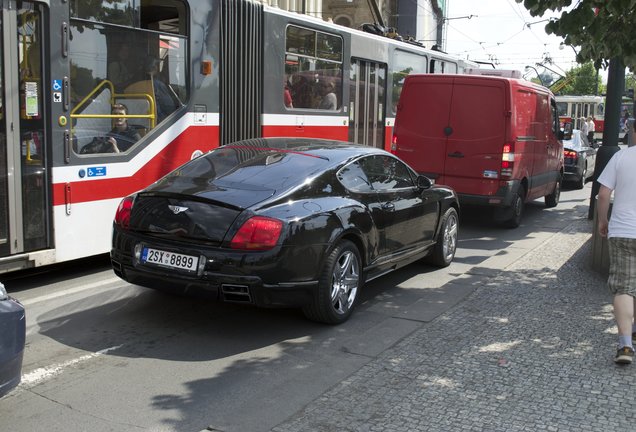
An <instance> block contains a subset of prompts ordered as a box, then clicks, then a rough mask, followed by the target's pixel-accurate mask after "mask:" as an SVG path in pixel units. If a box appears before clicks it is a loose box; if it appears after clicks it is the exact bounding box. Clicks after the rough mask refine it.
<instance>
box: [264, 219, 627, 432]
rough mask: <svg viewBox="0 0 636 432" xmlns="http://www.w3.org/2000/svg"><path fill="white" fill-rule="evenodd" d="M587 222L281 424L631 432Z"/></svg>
mask: <svg viewBox="0 0 636 432" xmlns="http://www.w3.org/2000/svg"><path fill="white" fill-rule="evenodd" d="M591 229H592V222H591V221H588V220H587V219H584V218H580V219H577V220H575V221H573V223H572V224H571V225H569V226H568V227H567V228H565V229H564V230H562V231H560V232H558V233H556V234H555V235H554V236H552V237H551V238H550V239H549V240H547V241H546V242H545V243H544V244H543V245H542V246H541V247H538V248H536V249H534V250H533V251H531V252H530V253H528V254H527V255H526V256H524V257H522V258H521V259H520V260H518V261H517V262H515V263H514V264H513V265H512V266H510V267H508V268H506V269H505V270H503V271H501V272H498V273H496V274H494V275H492V274H491V275H485V274H484V273H480V271H479V269H474V270H473V271H472V272H471V278H474V280H473V283H477V284H478V286H479V288H477V289H476V290H475V292H473V293H472V294H471V295H470V296H469V297H468V298H467V299H466V300H465V301H463V302H462V303H460V304H459V305H457V306H456V307H454V308H453V309H451V310H449V311H448V312H447V313H445V314H443V315H441V316H440V317H438V318H437V319H435V320H434V321H432V322H431V323H428V324H424V325H422V327H421V328H420V329H418V330H417V331H415V332H414V333H412V334H411V335H409V336H408V337H406V338H405V339H403V340H402V341H401V342H399V343H398V344H396V345H395V346H393V347H392V348H391V349H388V350H387V351H385V352H384V353H383V354H382V355H380V356H379V357H378V358H377V359H376V360H374V361H372V362H371V363H369V364H367V365H366V366H365V367H363V368H362V369H360V370H359V371H358V372H357V373H355V374H353V375H352V376H350V377H349V378H348V379H347V380H345V381H344V382H342V383H340V384H338V385H337V386H335V387H333V388H332V389H331V390H330V391H328V392H326V393H325V394H323V395H322V396H321V397H320V398H318V399H316V400H315V401H313V402H312V403H311V404H309V405H308V406H307V407H305V409H304V410H303V411H301V412H299V413H298V414H297V415H296V416H295V417H293V418H291V419H290V420H289V421H287V422H285V423H284V424H281V425H279V426H278V427H276V428H274V429H273V431H275V432H296V431H312V432H316V431H318V432H329V431H338V432H343V431H356V432H364V431H373V432H375V431H377V432H380V431H382V432H398V431H404V432H413V431H445V432H446V431H493V432H494V431H618V430H623V431H633V430H636V411H635V410H634V407H635V406H636V392H635V391H634V390H633V387H632V386H633V385H634V384H636V364H634V365H631V366H626V367H625V366H617V365H615V364H614V362H613V357H614V354H615V352H614V345H615V342H616V327H615V324H614V321H613V318H612V309H611V303H610V302H611V297H610V295H609V294H608V292H607V288H606V286H605V280H604V278H603V277H602V276H600V275H599V274H597V273H595V272H594V271H592V270H591V268H590V253H591V252H590V248H591Z"/></svg>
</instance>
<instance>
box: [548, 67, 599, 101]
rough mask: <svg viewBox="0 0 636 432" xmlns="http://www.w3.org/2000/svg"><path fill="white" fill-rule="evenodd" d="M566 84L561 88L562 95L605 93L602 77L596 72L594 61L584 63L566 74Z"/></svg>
mask: <svg viewBox="0 0 636 432" xmlns="http://www.w3.org/2000/svg"><path fill="white" fill-rule="evenodd" d="M564 79H565V82H566V84H565V85H564V86H563V87H562V88H561V90H560V91H559V94H562V95H593V94H597V92H598V94H602V93H604V88H603V87H604V86H603V84H602V80H601V77H599V76H598V74H597V73H596V68H595V67H594V65H593V64H592V62H587V63H583V64H582V65H580V66H577V67H574V68H572V69H570V70H569V71H568V72H567V73H566V74H565V78H564Z"/></svg>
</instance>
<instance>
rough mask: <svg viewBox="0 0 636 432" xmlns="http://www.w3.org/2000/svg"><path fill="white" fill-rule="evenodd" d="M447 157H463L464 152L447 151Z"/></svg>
mask: <svg viewBox="0 0 636 432" xmlns="http://www.w3.org/2000/svg"><path fill="white" fill-rule="evenodd" d="M448 157H452V158H463V157H464V153H462V152H459V151H456V152H454V153H449V154H448Z"/></svg>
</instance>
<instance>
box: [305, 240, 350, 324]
mask: <svg viewBox="0 0 636 432" xmlns="http://www.w3.org/2000/svg"><path fill="white" fill-rule="evenodd" d="M361 264H362V260H361V259H360V252H359V251H358V248H357V247H356V246H355V245H354V244H353V243H352V242H350V241H348V240H342V241H340V242H339V243H338V244H337V245H336V247H335V248H333V250H332V251H331V253H330V254H329V256H328V257H327V259H326V260H325V264H324V267H323V268H322V272H321V275H320V280H319V281H318V289H317V290H316V294H315V297H314V299H313V301H312V303H311V304H309V305H307V306H305V307H304V308H303V313H304V314H305V316H306V317H307V318H309V319H310V320H312V321H318V322H322V323H326V324H341V323H343V322H345V321H346V320H347V319H349V316H351V313H352V312H353V309H354V307H355V305H356V301H357V299H358V293H359V291H360V288H362V265H361Z"/></svg>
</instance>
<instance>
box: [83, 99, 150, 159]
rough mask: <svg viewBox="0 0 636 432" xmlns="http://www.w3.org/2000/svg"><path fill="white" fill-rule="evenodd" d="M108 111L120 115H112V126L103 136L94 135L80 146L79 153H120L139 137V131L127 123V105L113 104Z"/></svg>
mask: <svg viewBox="0 0 636 432" xmlns="http://www.w3.org/2000/svg"><path fill="white" fill-rule="evenodd" d="M110 113H111V114H112V115H119V116H122V117H114V118H113V120H112V126H113V128H112V129H111V130H110V132H108V133H107V134H106V135H105V136H103V137H95V138H94V139H93V141H91V142H90V143H89V144H87V145H85V146H84V147H82V150H81V151H80V153H84V154H86V153H121V152H125V151H127V150H128V149H129V148H130V147H132V146H133V145H134V144H135V143H136V142H137V141H139V140H140V139H141V135H140V134H139V131H138V130H137V129H136V128H134V127H132V126H131V125H129V124H128V120H127V119H126V117H125V116H126V115H127V114H128V107H126V105H124V104H122V103H116V104H113V106H112V108H111V111H110Z"/></svg>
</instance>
